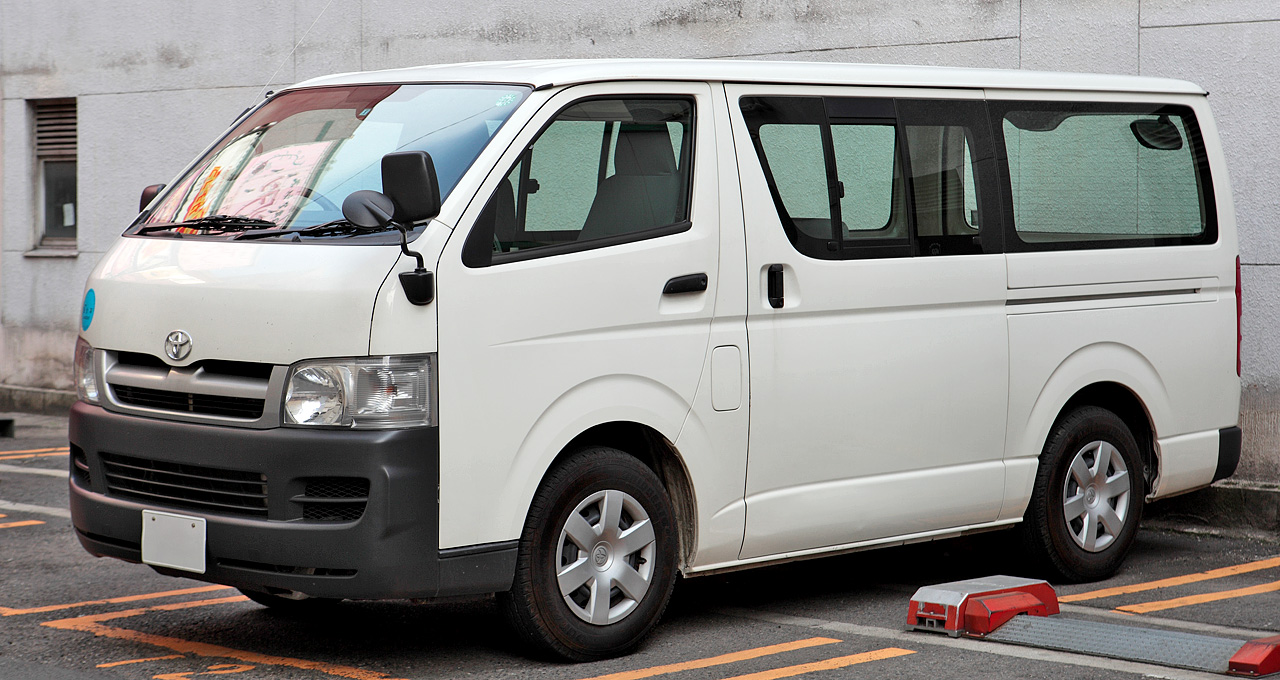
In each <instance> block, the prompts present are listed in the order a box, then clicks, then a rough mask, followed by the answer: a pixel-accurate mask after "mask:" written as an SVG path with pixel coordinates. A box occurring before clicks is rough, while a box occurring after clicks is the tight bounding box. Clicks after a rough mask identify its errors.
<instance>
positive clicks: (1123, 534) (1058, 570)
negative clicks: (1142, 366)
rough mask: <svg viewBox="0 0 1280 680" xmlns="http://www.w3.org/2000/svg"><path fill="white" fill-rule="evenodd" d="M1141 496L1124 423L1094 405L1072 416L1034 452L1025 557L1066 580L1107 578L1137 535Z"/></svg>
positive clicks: (1138, 465)
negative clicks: (1035, 461) (1035, 465)
mask: <svg viewBox="0 0 1280 680" xmlns="http://www.w3.org/2000/svg"><path fill="white" fill-rule="evenodd" d="M1100 460H1101V461H1102V462H1103V465H1101V466H1100V465H1098V461H1100ZM1144 495H1145V481H1144V476H1143V467H1142V458H1141V456H1139V454H1138V443H1137V440H1136V439H1134V437H1133V433H1132V432H1130V431H1129V428H1128V426H1127V425H1125V424H1124V421H1123V420H1121V419H1120V418H1119V416H1117V415H1116V414H1114V413H1112V412H1111V411H1108V410H1106V409H1103V408H1099V407H1097V406H1084V407H1081V408H1078V409H1076V410H1074V411H1072V412H1071V413H1069V414H1067V416H1066V417H1064V418H1062V419H1061V420H1059V421H1058V423H1057V424H1056V425H1054V427H1053V430H1052V431H1051V432H1050V433H1049V438H1048V440H1047V441H1046V442H1045V445H1044V452H1043V453H1041V454H1040V466H1039V469H1038V470H1037V471H1036V482H1035V488H1034V490H1033V491H1032V495H1031V503H1030V504H1029V505H1028V506H1027V513H1026V515H1025V516H1024V518H1023V522H1022V524H1023V539H1024V542H1025V544H1026V545H1027V547H1028V548H1029V552H1030V553H1031V557H1033V558H1034V559H1036V560H1037V561H1038V562H1039V563H1040V565H1041V566H1042V567H1045V568H1047V569H1048V570H1049V571H1050V572H1051V573H1052V575H1054V576H1057V577H1059V578H1061V579H1064V580H1066V581H1068V582H1082V581H1098V580H1101V579H1105V578H1108V577H1110V576H1112V575H1113V574H1115V573H1116V570H1117V569H1119V568H1120V564H1121V563H1122V562H1123V561H1124V558H1125V555H1126V554H1127V553H1128V552H1129V547H1130V546H1131V545H1133V539H1134V537H1135V536H1136V535H1137V533H1138V523H1139V522H1140V521H1141V519H1142V506H1143V501H1144Z"/></svg>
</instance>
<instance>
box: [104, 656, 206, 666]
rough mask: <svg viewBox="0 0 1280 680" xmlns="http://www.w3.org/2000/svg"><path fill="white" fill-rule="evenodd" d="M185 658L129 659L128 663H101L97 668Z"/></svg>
mask: <svg viewBox="0 0 1280 680" xmlns="http://www.w3.org/2000/svg"><path fill="white" fill-rule="evenodd" d="M182 658H185V657H183V655H181V654H166V655H165V656H150V657H147V658H145V659H129V660H128V661H112V662H111V663H100V664H98V665H97V666H96V668H115V667H116V666H125V665H128V664H131V663H144V662H147V661H167V660H169V659H182Z"/></svg>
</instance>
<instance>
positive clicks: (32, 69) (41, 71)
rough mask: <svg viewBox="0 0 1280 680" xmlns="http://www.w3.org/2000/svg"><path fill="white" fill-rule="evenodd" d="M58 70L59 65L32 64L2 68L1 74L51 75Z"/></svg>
mask: <svg viewBox="0 0 1280 680" xmlns="http://www.w3.org/2000/svg"><path fill="white" fill-rule="evenodd" d="M57 72H58V67H56V66H54V65H53V64H52V63H49V64H31V65H30V66H16V67H13V68H5V69H0V76H51V75H54V74H56V73H57Z"/></svg>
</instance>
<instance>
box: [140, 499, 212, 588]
mask: <svg viewBox="0 0 1280 680" xmlns="http://www.w3.org/2000/svg"><path fill="white" fill-rule="evenodd" d="M204 544H205V521H204V518H203V517H188V516H187V515H175V514H173V513H171V512H160V511H158V510H143V511H142V561H143V562H144V563H146V564H154V565H156V566H157V567H169V568H171V569H181V570H183V571H194V572H195V573H197V574H203V573H204Z"/></svg>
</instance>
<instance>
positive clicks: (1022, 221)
mask: <svg viewBox="0 0 1280 680" xmlns="http://www.w3.org/2000/svg"><path fill="white" fill-rule="evenodd" d="M1005 107H1006V108H1005V109H1004V110H1003V111H1002V112H1001V117H1000V128H1001V132H1002V133H1003V138H1004V146H1005V150H1006V153H1007V154H1008V172H1009V187H1010V202H1011V203H1012V213H1013V215H1012V217H1013V225H1014V235H1015V237H1016V245H1019V246H1024V247H1026V248H1030V249H1056V248H1073V247H1129V246H1140V245H1158V244H1176V243H1211V242H1213V241H1214V240H1216V238H1217V234H1216V231H1217V229H1216V223H1215V220H1214V215H1215V211H1214V208H1213V204H1212V187H1211V185H1210V182H1209V174H1208V164H1207V161H1206V159H1205V156H1204V152H1203V144H1202V143H1201V140H1200V134H1199V129H1198V128H1197V126H1196V123H1195V118H1194V116H1193V114H1192V113H1191V111H1190V110H1189V109H1186V108H1184V107H1151V106H1115V105H1101V104H1075V103H1071V104H1049V105H1046V104H1040V103H1032V104H1027V103H1011V104H1005Z"/></svg>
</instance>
